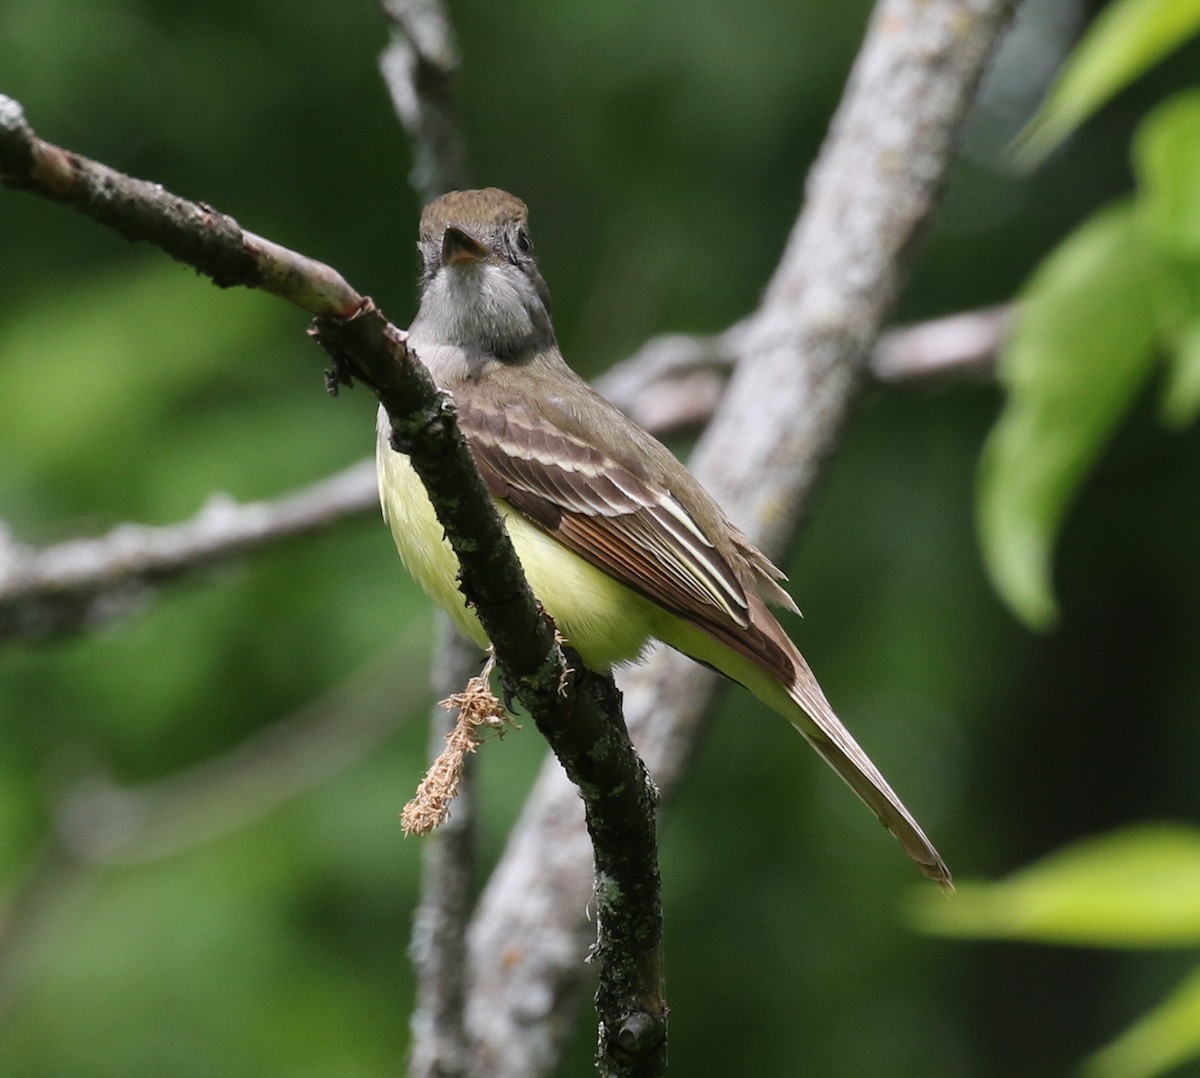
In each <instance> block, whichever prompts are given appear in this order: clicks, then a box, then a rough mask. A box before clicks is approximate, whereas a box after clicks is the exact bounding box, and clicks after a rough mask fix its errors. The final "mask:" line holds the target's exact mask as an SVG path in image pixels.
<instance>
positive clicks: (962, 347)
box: [596, 306, 1012, 435]
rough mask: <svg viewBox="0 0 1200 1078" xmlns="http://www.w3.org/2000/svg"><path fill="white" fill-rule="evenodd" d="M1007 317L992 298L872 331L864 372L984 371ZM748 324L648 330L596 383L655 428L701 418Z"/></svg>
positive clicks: (896, 379)
mask: <svg viewBox="0 0 1200 1078" xmlns="http://www.w3.org/2000/svg"><path fill="white" fill-rule="evenodd" d="M1011 321H1012V309H1011V308H1010V307H1008V306H998V307H980V308H978V309H976V310H972V311H962V312H959V313H958V314H951V315H946V316H945V317H943V318H933V319H930V320H929V321H927V322H918V323H915V324H913V325H909V326H898V327H896V328H895V329H890V330H888V331H887V332H886V333H884V334H882V335H881V336H880V338H879V341H878V342H877V344H876V346H875V349H874V351H873V352H872V354H871V360H870V363H869V364H868V368H867V369H868V373H869V374H870V375H871V377H872V378H874V379H875V380H876V381H879V382H881V383H883V384H885V385H909V384H918V383H919V384H924V383H927V382H932V381H937V380H941V379H946V378H951V377H959V376H974V377H983V378H990V377H991V376H992V375H993V373H994V369H995V361H996V354H997V352H998V351H999V350H1000V348H1001V346H1002V345H1003V343H1004V338H1005V336H1006V335H1007V333H1008V327H1009V324H1010V323H1011ZM754 332H755V323H754V320H753V319H750V318H746V319H742V320H741V321H740V322H736V323H735V324H734V325H732V326H730V327H729V328H728V329H726V330H723V331H722V332H721V333H714V334H707V335H696V336H693V335H690V334H686V333H670V334H664V335H663V336H660V337H654V338H652V339H651V340H649V341H647V342H646V344H644V345H643V346H642V347H641V348H639V349H638V350H637V352H635V353H634V354H633V355H631V356H630V357H629V358H628V359H624V360H622V361H621V362H620V363H617V364H614V365H613V366H612V367H611V368H610V369H609V370H607V371H605V373H604V374H602V375H601V376H600V377H599V378H598V379H597V380H596V388H597V389H598V390H599V391H600V392H601V393H602V394H603V395H604V396H605V397H607V398H608V399H609V400H610V401H612V402H613V403H614V404H615V405H617V407H618V408H621V409H622V410H623V411H624V412H625V413H626V414H628V415H630V416H632V417H633V418H634V419H636V420H637V421H638V422H639V423H640V424H641V425H642V426H643V427H645V428H646V429H647V430H650V431H653V432H654V433H655V434H659V435H661V434H666V433H669V432H671V431H675V430H678V429H680V428H682V427H698V426H702V425H703V424H705V423H707V422H708V421H709V420H710V419H711V418H712V415H713V412H714V411H715V410H716V408H717V406H718V405H719V404H720V401H721V397H722V396H723V395H724V393H725V387H726V386H727V385H728V383H729V379H730V378H731V377H732V375H733V370H734V367H735V366H736V365H737V363H738V360H739V359H740V358H741V357H744V356H746V355H749V354H750V349H751V348H752V347H753V343H754V341H753V334H754Z"/></svg>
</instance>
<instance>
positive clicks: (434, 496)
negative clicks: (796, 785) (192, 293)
mask: <svg viewBox="0 0 1200 1078" xmlns="http://www.w3.org/2000/svg"><path fill="white" fill-rule="evenodd" d="M0 181H2V182H3V184H4V185H5V186H8V187H15V188H19V189H23V190H28V191H31V192H33V193H35V194H39V195H42V196H43V197H46V198H50V199H52V200H54V201H58V202H64V203H67V204H69V205H71V206H73V207H74V208H76V209H78V210H80V211H81V212H83V213H85V214H87V215H88V216H90V217H92V218H93V219H95V220H97V221H100V222H101V223H103V224H106V225H108V226H109V227H112V228H114V229H115V230H116V231H118V232H119V233H120V234H121V235H124V236H126V237H127V238H129V239H141V240H147V241H149V242H152V243H154V244H156V245H158V246H160V247H162V248H163V249H164V250H166V251H167V252H168V253H169V254H171V255H172V257H174V258H177V259H179V260H180V261H183V262H186V263H188V264H189V265H192V266H194V267H195V268H196V269H198V270H200V272H202V273H205V274H207V275H209V276H211V277H212V278H213V279H214V281H216V283H218V284H221V285H233V284H241V285H245V286H247V287H259V288H264V289H266V290H267V291H271V292H273V293H275V294H278V295H280V296H282V297H283V298H285V299H287V300H289V302H292V303H295V304H296V305H298V306H301V307H303V308H304V309H305V310H308V311H310V312H312V313H315V314H316V315H317V317H316V320H315V321H314V323H313V326H312V328H311V330H310V333H311V334H312V336H313V337H314V338H315V339H316V340H317V341H318V343H320V344H321V346H322V347H323V348H324V349H325V350H326V351H327V352H328V353H329V355H330V356H331V357H332V359H333V369H332V371H330V372H329V374H328V375H327V385H328V387H329V389H330V390H331V392H336V390H337V388H338V386H340V385H349V384H352V383H353V382H355V381H358V382H361V383H363V384H364V385H366V386H368V387H369V388H370V389H371V391H372V392H373V393H374V394H375V395H376V397H378V399H379V401H380V403H381V404H382V405H383V406H384V408H385V410H386V411H387V413H388V416H389V418H390V420H391V426H392V440H393V445H394V447H395V448H396V449H398V450H401V451H403V452H405V453H407V454H408V455H409V457H410V459H411V461H412V465H413V468H414V470H415V471H416V472H417V474H418V475H419V476H420V478H421V481H422V483H423V484H424V485H425V488H426V490H427V491H428V493H429V496H430V500H431V501H432V503H433V505H434V508H435V509H436V511H437V514H438V519H439V521H440V522H441V524H442V526H443V528H444V529H445V532H446V537H447V539H448V541H449V542H450V545H451V546H452V547H453V549H454V552H455V554H456V555H457V557H458V560H459V564H460V567H461V574H460V585H461V588H462V591H463V594H464V596H465V597H466V599H467V601H468V602H470V603H471V604H472V606H473V607H474V609H475V611H476V613H477V614H478V616H479V619H480V621H481V623H482V624H483V627H484V630H485V631H486V633H487V635H488V637H489V639H490V640H491V641H492V645H493V647H494V649H495V654H496V658H497V661H498V663H499V665H500V668H501V670H502V672H503V674H504V677H505V679H506V681H507V683H508V685H509V687H510V688H511V689H512V691H513V692H514V693H515V694H516V696H517V697H518V698H519V699H520V700H521V702H522V703H523V704H524V705H525V706H526V707H527V708H528V710H529V713H530V715H531V716H532V718H533V720H534V722H535V723H536V725H537V727H538V729H539V730H540V731H541V733H542V734H543V736H545V737H546V739H547V740H548V741H549V742H550V746H551V748H552V749H553V751H554V753H555V755H556V756H557V757H558V759H559V760H560V761H561V763H562V766H563V769H564V770H565V771H566V773H567V775H568V776H569V777H570V778H571V780H572V782H573V783H575V785H576V786H577V787H578V788H579V790H580V792H581V793H582V795H583V798H584V802H585V805H586V807H587V815H588V823H589V831H590V833H591V835H592V839H593V842H594V843H595V846H596V865H597V879H598V880H600V881H601V882H602V884H603V886H600V887H598V888H597V892H596V917H597V923H598V930H599V932H600V933H601V938H600V940H599V942H598V944H597V948H598V952H599V953H600V955H601V956H602V958H603V960H604V961H603V962H602V964H601V979H602V992H601V993H600V994H599V996H598V1000H599V1001H601V1002H603V1004H604V1006H605V1008H606V1009H605V1010H604V1011H602V1012H601V1016H600V1017H601V1045H602V1050H601V1058H602V1060H604V1061H605V1062H606V1063H608V1064H611V1066H610V1071H609V1072H610V1073H612V1074H614V1075H616V1074H623V1073H626V1069H625V1067H626V1064H627V1063H630V1062H631V1061H632V1064H633V1065H635V1066H637V1067H639V1068H647V1067H648V1070H646V1071H645V1072H647V1073H657V1072H658V1071H659V1070H661V1068H662V1066H663V1065H665V1047H664V1044H665V1024H666V1005H665V1002H664V1000H663V995H662V992H663V989H662V982H661V959H660V957H659V956H660V951H661V927H662V926H661V920H662V910H661V904H660V901H659V899H658V895H659V889H658V872H657V844H656V837H655V815H654V810H655V806H656V802H657V795H656V792H655V790H654V788H653V786H652V784H651V783H650V782H649V780H648V778H647V776H646V772H645V768H644V766H643V765H642V762H641V760H640V759H639V758H638V756H637V753H636V752H635V751H634V749H633V745H632V743H631V742H630V740H629V736H628V733H627V732H626V730H625V725H624V721H623V720H622V718H621V714H620V700H619V695H618V694H617V692H616V689H615V687H614V686H613V683H612V679H611V678H608V677H603V676H601V675H598V674H595V673H592V672H590V671H588V670H586V669H585V668H583V666H582V664H581V663H580V662H579V660H578V658H577V657H573V660H572V661H571V663H570V665H568V659H569V658H572V657H571V656H570V653H569V652H564V650H563V649H562V648H560V647H559V645H558V643H557V641H556V639H555V633H554V629H553V626H552V625H551V623H550V621H549V619H548V618H547V617H546V616H545V615H544V614H543V613H542V612H541V610H540V608H539V607H538V604H537V601H536V600H535V598H534V596H533V593H532V592H531V591H530V590H529V587H528V584H527V583H526V582H525V578H524V574H523V572H522V570H521V566H520V563H519V562H518V560H517V556H516V553H515V551H514V550H513V547H512V542H511V540H510V539H509V537H508V532H507V531H506V529H505V528H504V525H503V523H502V522H501V520H500V517H499V514H498V513H497V512H496V509H495V507H494V505H493V504H492V501H491V498H490V496H489V494H488V491H487V489H486V487H485V485H484V483H483V480H482V479H481V478H480V476H479V472H478V471H477V469H476V468H475V465H474V462H473V461H472V459H471V455H470V452H469V450H468V448H467V445H466V441H465V439H464V438H463V436H462V433H461V432H460V431H459V429H458V425H457V423H455V421H454V409H453V405H452V402H451V401H450V400H449V398H447V397H446V396H445V395H444V394H441V393H439V392H438V391H437V389H436V388H435V386H434V385H433V382H432V380H431V379H430V377H429V375H428V372H427V371H426V370H425V368H424V367H422V366H421V364H420V363H419V362H416V361H414V357H413V356H412V355H411V354H410V353H409V350H408V347H407V344H406V340H405V334H404V333H403V331H401V330H399V329H397V328H396V327H395V326H393V325H392V324H391V323H390V322H388V321H387V319H386V318H384V316H383V315H382V313H381V312H380V311H379V310H378V308H377V307H376V306H375V304H374V303H373V302H372V301H371V300H370V299H369V298H366V297H363V296H361V295H360V294H359V293H357V292H355V291H354V290H353V289H352V288H350V286H349V285H347V284H346V283H345V281H344V280H343V279H342V278H341V276H340V275H338V274H337V273H336V272H335V271H333V270H330V269H329V267H326V266H323V265H321V264H320V263H315V262H312V261H311V260H309V259H306V258H304V257H303V256H301V255H298V254H295V253H294V252H290V251H287V250H286V249H284V248H282V247H279V246H277V245H275V244H273V243H271V242H269V241H266V240H262V239H261V238H259V237H256V236H254V235H253V234H251V233H246V232H243V231H242V230H241V229H240V228H239V227H238V225H237V223H236V222H235V221H233V219H232V218H229V217H226V216H224V215H222V214H219V213H217V212H216V211H214V210H212V209H211V208H209V207H206V206H201V205H198V204H195V203H189V202H187V201H186V200H184V199H180V198H178V197H176V196H174V195H171V194H169V193H168V192H165V191H163V190H162V188H161V187H159V186H157V185H154V184H150V183H147V182H145V181H143V180H136V179H134V178H132V177H129V176H125V175H123V174H121V173H119V172H117V171H115V170H114V169H111V168H108V167H107V166H105V165H101V164H99V163H97V162H93V161H88V160H86V159H85V158H81V157H79V156H78V155H75V154H72V153H70V152H69V151H66V150H63V149H61V148H59V147H56V146H53V145H51V144H49V143H46V142H44V141H42V140H41V139H39V138H37V136H36V135H34V133H33V131H32V129H31V128H30V127H29V125H28V124H27V123H26V121H25V117H24V113H23V111H22V109H21V107H20V105H18V104H17V103H16V102H15V101H13V100H11V99H10V98H6V97H2V96H0ZM651 866H653V868H652V869H651ZM631 1030H632V1031H635V1032H636V1036H631V1035H630V1031H631Z"/></svg>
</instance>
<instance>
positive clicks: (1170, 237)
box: [1133, 91, 1200, 428]
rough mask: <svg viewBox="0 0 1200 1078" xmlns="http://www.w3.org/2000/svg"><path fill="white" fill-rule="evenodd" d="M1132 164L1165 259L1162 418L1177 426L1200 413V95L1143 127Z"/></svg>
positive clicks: (1145, 215) (1178, 100) (1142, 207)
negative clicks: (1164, 359) (1165, 360)
mask: <svg viewBox="0 0 1200 1078" xmlns="http://www.w3.org/2000/svg"><path fill="white" fill-rule="evenodd" d="M1133 160H1134V167H1135V169H1136V171H1137V176H1138V194H1137V205H1138V212H1139V213H1140V215H1141V217H1140V220H1141V222H1142V226H1143V229H1144V231H1145V234H1146V236H1147V237H1148V239H1149V240H1150V241H1151V242H1152V243H1153V244H1154V245H1155V246H1156V247H1157V248H1158V250H1159V252H1160V253H1161V256H1162V265H1161V268H1160V272H1159V274H1158V277H1157V279H1156V282H1155V291H1156V294H1157V302H1158V310H1159V320H1160V323H1161V326H1162V335H1163V338H1164V344H1165V351H1166V355H1167V378H1166V383H1165V387H1164V392H1163V418H1164V421H1165V422H1166V423H1167V424H1168V425H1169V426H1173V427H1177V428H1178V427H1183V426H1186V425H1187V424H1189V423H1191V422H1192V421H1193V420H1194V419H1195V418H1196V415H1197V412H1200V91H1190V92H1188V93H1183V94H1177V95H1176V96H1175V97H1173V98H1171V99H1170V100H1169V101H1166V102H1164V103H1163V104H1161V105H1159V106H1158V107H1157V108H1156V109H1155V110H1154V111H1153V112H1152V113H1151V114H1150V115H1149V116H1148V117H1147V118H1146V119H1145V120H1144V121H1143V122H1142V124H1141V125H1140V126H1139V128H1138V132H1137V135H1136V137H1135V139H1134V144H1133Z"/></svg>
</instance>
